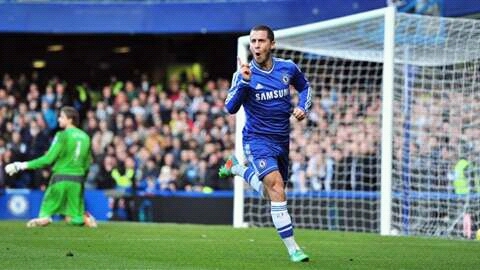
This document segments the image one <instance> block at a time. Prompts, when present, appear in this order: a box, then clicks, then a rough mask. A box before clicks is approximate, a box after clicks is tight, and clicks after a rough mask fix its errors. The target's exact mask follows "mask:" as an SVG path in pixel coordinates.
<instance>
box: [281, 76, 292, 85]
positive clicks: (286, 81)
mask: <svg viewBox="0 0 480 270" xmlns="http://www.w3.org/2000/svg"><path fill="white" fill-rule="evenodd" d="M282 81H283V83H284V84H285V85H288V84H289V83H290V76H288V75H287V74H283V76H282Z"/></svg>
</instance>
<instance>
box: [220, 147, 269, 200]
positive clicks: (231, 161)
mask: <svg viewBox="0 0 480 270" xmlns="http://www.w3.org/2000/svg"><path fill="white" fill-rule="evenodd" d="M250 145H251V144H250V143H247V144H245V145H244V153H245V155H246V157H247V160H249V165H248V166H245V165H243V164H240V163H239V162H238V161H237V159H236V158H235V156H234V155H231V156H229V157H228V159H227V160H226V162H225V164H224V165H223V166H222V167H220V169H219V171H218V175H219V176H220V177H221V178H225V177H229V176H233V175H237V176H240V177H242V178H243V179H244V180H245V181H246V182H247V183H248V184H249V185H250V186H251V187H252V188H253V189H254V190H255V191H257V192H258V193H259V194H260V196H261V197H266V193H265V192H264V188H263V183H262V181H261V180H260V178H259V176H258V171H257V170H256V168H255V164H254V163H253V155H251V152H250V149H251V147H250Z"/></svg>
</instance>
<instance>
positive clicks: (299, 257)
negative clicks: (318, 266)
mask: <svg viewBox="0 0 480 270" xmlns="http://www.w3.org/2000/svg"><path fill="white" fill-rule="evenodd" d="M309 260H310V258H308V255H307V254H305V252H303V250H301V249H297V250H296V251H295V252H294V253H292V254H291V255H290V261H292V262H308V261H309Z"/></svg>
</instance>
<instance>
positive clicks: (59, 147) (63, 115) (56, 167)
mask: <svg viewBox="0 0 480 270" xmlns="http://www.w3.org/2000/svg"><path fill="white" fill-rule="evenodd" d="M78 122H79V114H78V112H77V111H76V110H75V109H74V108H73V107H68V106H66V107H63V108H62V109H61V110H60V116H59V117H58V123H59V126H60V127H61V128H62V129H63V130H62V131H59V132H57V133H56V134H55V138H54V139H53V141H52V144H51V145H50V148H49V149H48V151H47V153H45V154H44V155H43V156H41V157H39V158H37V159H33V160H30V161H26V162H13V163H10V164H8V165H6V166H5V172H6V173H7V174H9V175H13V174H15V173H17V172H19V171H22V170H28V169H30V170H35V169H40V168H44V167H47V166H50V165H52V164H53V167H52V176H51V178H50V183H49V185H48V188H47V189H46V191H45V194H44V197H43V200H42V204H41V206H40V213H39V216H38V218H34V219H31V220H30V221H28V223H27V227H37V226H47V225H48V224H50V223H51V222H52V216H53V215H55V214H59V215H64V216H65V217H66V220H67V221H68V222H69V223H70V224H73V225H84V224H85V225H86V226H88V227H96V222H95V219H94V218H93V217H92V216H90V215H89V214H88V213H85V205H84V198H83V183H84V181H85V176H86V174H87V172H88V168H89V166H90V163H91V153H90V144H91V142H90V138H89V136H88V135H87V133H85V132H84V131H82V130H81V129H79V128H77V125H78Z"/></svg>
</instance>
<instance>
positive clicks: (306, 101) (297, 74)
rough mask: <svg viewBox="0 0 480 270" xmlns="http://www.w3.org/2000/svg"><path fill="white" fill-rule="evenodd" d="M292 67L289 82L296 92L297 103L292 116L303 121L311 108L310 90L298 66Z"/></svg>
mask: <svg viewBox="0 0 480 270" xmlns="http://www.w3.org/2000/svg"><path fill="white" fill-rule="evenodd" d="M294 66H295V70H294V76H293V77H292V81H291V82H292V85H293V87H295V89H296V90H297V92H298V96H299V101H298V105H297V107H296V108H295V109H294V110H293V115H294V116H295V117H296V118H297V119H298V120H303V119H304V118H305V117H306V115H307V113H308V112H309V111H310V108H311V107H312V88H311V87H310V84H309V82H308V80H307V79H306V78H305V75H304V74H303V73H302V72H301V71H300V69H299V68H298V66H297V65H294Z"/></svg>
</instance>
